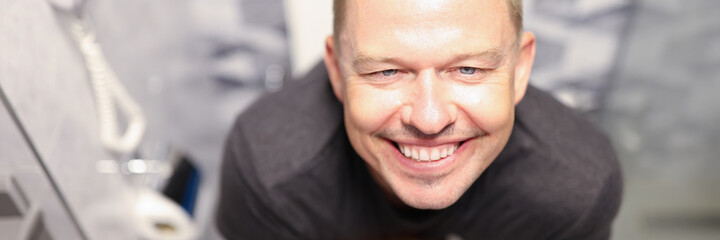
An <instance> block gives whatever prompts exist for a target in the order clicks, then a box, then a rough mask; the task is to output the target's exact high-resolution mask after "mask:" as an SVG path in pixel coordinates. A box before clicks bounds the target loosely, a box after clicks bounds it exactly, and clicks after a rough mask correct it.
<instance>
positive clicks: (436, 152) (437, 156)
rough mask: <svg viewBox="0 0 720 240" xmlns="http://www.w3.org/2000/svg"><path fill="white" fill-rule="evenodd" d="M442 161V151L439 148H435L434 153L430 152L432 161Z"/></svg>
mask: <svg viewBox="0 0 720 240" xmlns="http://www.w3.org/2000/svg"><path fill="white" fill-rule="evenodd" d="M438 159H440V150H438V149H437V148H433V150H432V151H430V161H435V160H438Z"/></svg>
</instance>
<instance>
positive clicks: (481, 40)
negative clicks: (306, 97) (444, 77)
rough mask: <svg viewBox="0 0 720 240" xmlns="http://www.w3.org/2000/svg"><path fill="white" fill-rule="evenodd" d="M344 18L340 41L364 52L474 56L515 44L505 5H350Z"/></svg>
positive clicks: (470, 0) (446, 1)
mask: <svg viewBox="0 0 720 240" xmlns="http://www.w3.org/2000/svg"><path fill="white" fill-rule="evenodd" d="M345 17H346V18H345V25H346V29H345V31H343V34H342V35H343V36H341V38H343V37H344V38H345V39H344V40H346V41H348V42H349V43H350V45H351V46H352V48H354V50H356V51H363V52H366V51H372V50H373V49H374V48H377V47H381V48H383V49H387V48H393V47H402V48H407V47H414V48H418V49H430V48H432V47H443V48H444V49H448V50H452V49H453V48H456V49H457V50H458V51H463V50H462V49H467V48H468V47H471V48H475V50H478V51H479V50H483V49H491V48H498V49H502V48H504V47H503V46H505V43H506V42H509V41H514V36H513V34H512V33H513V26H512V23H511V20H510V17H509V12H508V6H507V4H506V2H505V0H391V1H388V0H384V1H383V0H349V1H348V2H347V5H346V16H345ZM393 44H397V46H393Z"/></svg>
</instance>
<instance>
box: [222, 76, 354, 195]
mask: <svg viewBox="0 0 720 240" xmlns="http://www.w3.org/2000/svg"><path fill="white" fill-rule="evenodd" d="M341 124H342V105H340V104H339V103H338V101H337V99H336V98H335V97H334V95H333V94H332V90H331V87H330V84H329V80H328V79H327V73H326V71H325V69H324V67H323V66H318V67H315V68H314V69H312V70H311V71H310V73H309V74H307V75H306V76H305V77H304V78H302V79H298V80H294V81H291V82H289V83H287V85H286V86H285V87H284V88H283V89H282V90H281V91H279V92H276V93H271V94H267V95H265V96H263V97H261V98H260V99H259V100H258V101H257V102H255V103H254V104H253V105H251V106H250V107H249V108H248V109H247V110H246V111H245V112H243V114H242V115H240V116H239V117H238V119H237V121H236V122H235V125H234V127H233V129H232V130H231V132H230V135H229V136H228V142H229V146H227V149H226V151H230V150H232V149H233V148H238V147H241V146H235V145H234V144H232V143H231V142H233V140H234V139H235V140H237V141H236V142H238V143H239V144H242V145H244V146H243V147H244V148H245V149H246V152H243V153H242V159H237V160H236V161H238V163H237V164H239V165H244V164H252V165H253V166H252V168H250V169H248V170H252V171H253V172H254V173H255V174H257V177H258V178H260V180H261V181H262V183H263V184H264V185H267V186H271V185H274V184H277V183H278V182H280V181H283V179H285V178H287V177H290V176H291V175H293V174H295V172H297V171H298V170H300V169H302V168H303V167H304V166H306V165H308V164H312V163H311V161H313V159H315V158H316V155H318V154H320V152H321V151H322V149H323V148H324V147H325V146H326V145H327V144H328V142H329V141H330V140H331V138H332V137H333V135H334V134H336V132H337V131H338V130H339V128H340V126H341Z"/></svg>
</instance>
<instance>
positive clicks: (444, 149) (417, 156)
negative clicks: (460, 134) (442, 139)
mask: <svg viewBox="0 0 720 240" xmlns="http://www.w3.org/2000/svg"><path fill="white" fill-rule="evenodd" d="M458 145H459V143H456V144H445V145H441V146H436V147H422V146H414V145H402V144H398V149H400V152H401V153H402V154H403V155H405V157H407V158H412V159H413V160H415V161H435V160H439V159H442V158H446V157H447V156H450V155H452V154H453V153H455V150H457V148H458Z"/></svg>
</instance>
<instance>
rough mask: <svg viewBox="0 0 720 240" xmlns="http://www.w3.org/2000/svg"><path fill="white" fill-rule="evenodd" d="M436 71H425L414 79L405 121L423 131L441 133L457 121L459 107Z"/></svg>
mask: <svg viewBox="0 0 720 240" xmlns="http://www.w3.org/2000/svg"><path fill="white" fill-rule="evenodd" d="M444 85H445V83H443V82H442V79H440V78H439V77H438V74H437V73H435V72H434V71H424V72H420V73H419V74H418V75H417V79H415V81H413V84H412V92H413V94H411V95H410V96H411V99H410V104H409V105H408V106H409V108H408V110H407V111H405V114H404V116H403V121H404V123H405V124H409V125H411V126H413V127H415V128H417V129H418V130H420V131H421V132H423V133H425V134H428V135H432V134H437V133H440V132H441V131H442V130H443V129H445V127H447V126H448V125H450V124H452V123H454V122H455V120H456V117H457V107H456V106H455V105H454V104H452V102H451V101H450V100H451V99H452V95H451V94H452V93H451V92H449V91H448V88H447V87H446V86H444Z"/></svg>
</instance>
